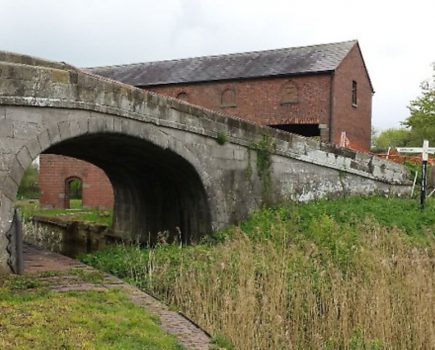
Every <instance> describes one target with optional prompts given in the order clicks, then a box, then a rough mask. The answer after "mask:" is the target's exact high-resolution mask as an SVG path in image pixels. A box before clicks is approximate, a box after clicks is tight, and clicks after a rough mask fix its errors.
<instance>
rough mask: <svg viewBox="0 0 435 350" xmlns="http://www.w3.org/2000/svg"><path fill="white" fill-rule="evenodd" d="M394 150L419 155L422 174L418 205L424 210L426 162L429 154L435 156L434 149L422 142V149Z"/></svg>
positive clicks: (402, 148) (425, 141) (427, 142)
mask: <svg viewBox="0 0 435 350" xmlns="http://www.w3.org/2000/svg"><path fill="white" fill-rule="evenodd" d="M396 149H397V151H398V152H400V153H421V162H422V172H421V196H420V205H421V209H424V202H425V200H426V190H427V161H428V160H429V154H435V147H429V141H428V140H424V141H423V147H397V148H396Z"/></svg>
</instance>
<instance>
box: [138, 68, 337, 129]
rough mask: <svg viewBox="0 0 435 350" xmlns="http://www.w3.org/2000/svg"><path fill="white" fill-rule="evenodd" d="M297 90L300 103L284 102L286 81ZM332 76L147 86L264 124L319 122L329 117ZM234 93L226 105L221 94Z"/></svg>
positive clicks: (149, 88)
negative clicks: (232, 98)
mask: <svg viewBox="0 0 435 350" xmlns="http://www.w3.org/2000/svg"><path fill="white" fill-rule="evenodd" d="M289 82H291V83H292V84H294V86H295V87H296V89H297V102H294V103H282V94H283V88H284V86H285V84H288V83H289ZM329 84H330V78H329V75H327V74H321V75H316V76H315V75H311V76H299V77H293V78H289V77H286V78H261V79H250V80H236V81H227V82H223V81H217V82H206V83H196V84H176V85H161V86H151V87H145V89H147V90H151V91H154V92H157V93H159V94H162V95H167V96H172V97H177V95H178V94H179V93H181V92H185V93H187V101H188V102H190V103H192V104H196V105H200V106H204V107H207V108H210V109H213V110H218V111H221V112H223V113H227V114H231V115H236V116H239V117H243V118H244V119H246V120H249V121H252V122H255V123H258V124H261V125H276V124H319V123H327V122H328V120H329V98H330V93H329V91H330V88H329ZM228 89H232V90H233V91H234V92H235V96H236V97H235V106H223V105H222V103H221V98H222V93H223V92H224V91H226V90H228Z"/></svg>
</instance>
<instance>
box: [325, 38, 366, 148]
mask: <svg viewBox="0 0 435 350" xmlns="http://www.w3.org/2000/svg"><path fill="white" fill-rule="evenodd" d="M333 79H334V83H333V85H334V86H333V91H334V102H333V106H332V115H333V116H334V118H333V120H332V130H333V138H332V142H333V143H335V144H339V143H340V136H341V132H342V131H345V132H346V135H347V137H348V139H349V142H350V145H349V146H350V147H353V148H354V149H356V150H360V151H369V150H370V140H371V127H372V124H371V120H372V118H371V116H372V95H373V91H372V87H371V85H370V81H369V78H368V76H367V71H366V69H365V67H364V61H363V59H362V55H361V51H360V50H359V47H358V46H354V47H353V49H352V50H351V51H350V52H349V54H348V56H347V57H346V59H344V60H343V62H342V63H341V65H340V66H339V67H338V69H337V70H336V72H335V75H334V78H333ZM352 81H355V82H356V83H357V96H358V101H357V105H356V106H353V105H352Z"/></svg>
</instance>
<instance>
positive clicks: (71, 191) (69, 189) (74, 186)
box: [64, 176, 83, 209]
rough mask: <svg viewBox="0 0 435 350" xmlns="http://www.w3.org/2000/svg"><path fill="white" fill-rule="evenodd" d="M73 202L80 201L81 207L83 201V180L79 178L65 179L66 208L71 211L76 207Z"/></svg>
mask: <svg viewBox="0 0 435 350" xmlns="http://www.w3.org/2000/svg"><path fill="white" fill-rule="evenodd" d="M72 200H78V201H80V204H79V206H80V207H81V202H82V200H83V180H82V179H81V178H80V177H78V176H71V177H68V178H66V179H65V190H64V208H65V209H71V208H72V207H74V206H75V205H72V203H71V201H72Z"/></svg>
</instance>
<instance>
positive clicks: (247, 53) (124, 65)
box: [83, 39, 358, 71]
mask: <svg viewBox="0 0 435 350" xmlns="http://www.w3.org/2000/svg"><path fill="white" fill-rule="evenodd" d="M351 42H353V43H355V44H356V43H358V40H357V39H353V40H346V41H337V42H332V43H326V44H316V45H304V46H292V47H283V48H279V49H269V50H255V51H244V52H234V53H228V54H219V55H208V56H194V57H185V58H176V59H168V60H161V61H147V62H136V63H125V64H115V65H109V66H96V67H84V68H83V69H85V70H90V71H92V70H97V69H111V68H121V67H134V66H141V65H149V64H153V63H164V62H181V61H189V60H193V59H204V58H216V57H222V58H223V57H230V56H243V55H249V54H256V53H265V52H278V51H284V50H289V49H305V48H310V47H325V46H332V45H337V44H346V43H351Z"/></svg>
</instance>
